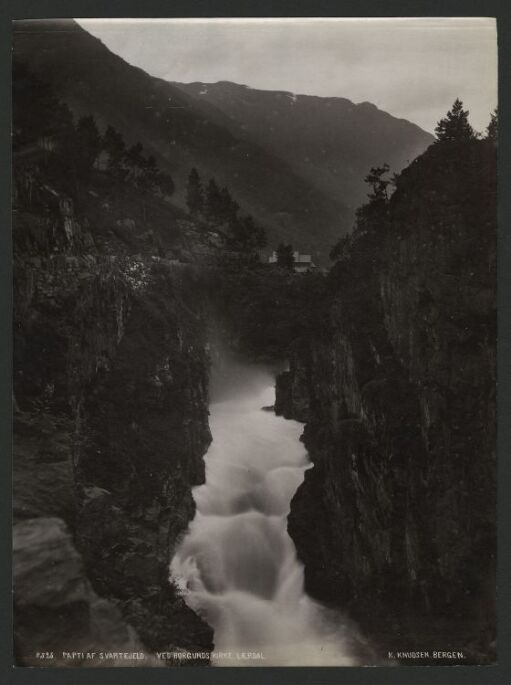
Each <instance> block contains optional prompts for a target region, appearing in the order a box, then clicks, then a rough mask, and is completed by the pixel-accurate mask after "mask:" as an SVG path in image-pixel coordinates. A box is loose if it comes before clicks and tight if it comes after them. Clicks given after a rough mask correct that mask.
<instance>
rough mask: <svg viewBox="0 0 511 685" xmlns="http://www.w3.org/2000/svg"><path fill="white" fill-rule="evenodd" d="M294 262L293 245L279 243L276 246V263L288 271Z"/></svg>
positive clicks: (291, 268)
mask: <svg viewBox="0 0 511 685" xmlns="http://www.w3.org/2000/svg"><path fill="white" fill-rule="evenodd" d="M294 263H295V258H294V255H293V246H292V245H285V244H284V243H280V245H279V246H278V247H277V264H278V265H279V266H280V267H282V268H283V269H289V271H292V270H293V267H294Z"/></svg>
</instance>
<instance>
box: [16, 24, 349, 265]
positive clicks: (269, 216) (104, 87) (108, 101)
mask: <svg viewBox="0 0 511 685" xmlns="http://www.w3.org/2000/svg"><path fill="white" fill-rule="evenodd" d="M14 55H15V57H16V58H17V59H18V60H20V61H22V62H25V63H27V64H28V65H29V67H30V69H31V70H32V71H33V72H35V74H36V75H38V76H39V77H40V78H42V79H44V80H46V81H48V82H50V85H51V86H52V87H53V89H54V90H55V92H56V94H57V96H58V97H60V98H61V99H63V100H64V101H65V102H66V103H67V104H68V105H69V106H70V107H71V108H72V110H73V111H74V112H75V114H80V115H82V114H93V115H94V117H95V118H96V120H97V122H98V124H99V125H100V126H102V127H105V126H106V125H107V124H112V125H114V126H115V127H116V128H118V129H119V130H120V131H121V132H122V134H123V135H124V137H125V138H126V140H127V141H128V142H129V143H134V142H136V141H141V142H142V143H143V145H144V147H145V148H146V149H147V150H148V152H150V153H151V154H153V155H154V156H155V157H156V159H157V161H158V163H159V164H160V165H161V166H162V167H164V168H166V170H168V171H170V172H171V174H172V175H173V177H174V179H175V181H176V186H177V192H176V198H177V201H181V202H183V196H184V188H185V180H186V177H187V175H188V173H189V171H190V169H191V167H192V166H196V167H197V168H198V169H199V171H200V173H201V175H202V176H203V177H204V178H206V179H207V178H208V177H209V176H215V177H216V179H217V180H218V182H219V183H220V184H221V185H227V186H228V187H229V189H230V190H231V192H232V194H233V195H234V197H236V199H237V200H238V201H239V202H240V204H241V205H242V207H243V210H244V211H246V212H250V213H252V214H254V215H255V217H256V218H258V219H259V220H260V221H262V222H263V223H265V224H266V226H267V228H268V229H269V233H270V240H271V242H275V241H276V240H278V239H288V240H293V241H294V243H295V244H296V245H297V246H298V247H300V248H301V249H315V252H316V253H317V252H325V253H327V252H328V248H329V246H330V245H331V244H332V242H334V240H335V239H336V238H337V237H338V235H339V234H340V233H342V232H344V231H345V230H347V229H348V228H349V225H350V222H351V218H350V216H351V215H350V212H349V211H348V210H347V209H346V208H345V207H343V206H342V205H341V204H339V203H338V202H335V201H333V200H331V199H330V198H328V197H327V196H326V195H325V194H324V193H322V192H320V191H318V190H317V189H315V188H314V187H313V186H312V185H311V184H310V183H308V182H307V181H306V180H304V179H303V178H302V177H300V176H299V175H297V174H296V173H294V172H293V171H292V170H291V169H290V167H289V166H288V165H287V164H286V163H285V162H283V161H282V160H280V159H279V158H278V157H276V156H275V155H272V154H270V153H269V152H268V151H266V150H264V149H263V148H261V147H260V146H258V145H257V144H254V143H253V142H251V141H249V140H246V139H240V138H237V137H236V135H235V134H234V133H233V130H234V129H232V130H229V129H228V128H226V127H225V126H223V125H221V123H220V121H219V118H218V111H216V110H215V109H214V108H210V110H209V113H208V111H206V110H205V109H204V107H203V106H202V105H200V104H198V103H197V100H196V98H194V97H193V96H191V95H188V94H186V93H184V92H183V91H182V90H180V89H179V88H177V87H176V86H174V85H172V84H169V83H167V82H165V81H163V80H161V79H157V78H153V77H151V76H149V75H148V74H146V73H145V72H144V71H142V70H141V69H138V68H136V67H133V66H131V65H129V64H127V63H126V62H125V61H124V60H122V59H121V58H120V57H118V56H116V55H114V54H113V53H111V52H110V51H109V50H108V49H107V48H106V47H105V46H104V45H103V44H102V43H101V42H100V41H99V40H98V39H96V38H94V37H92V36H91V35H89V34H88V33H87V32H86V31H84V30H83V29H82V28H80V27H79V26H78V25H77V24H76V23H75V22H73V21H71V20H59V21H55V20H52V21H45V20H38V21H20V22H16V24H15V27H14Z"/></svg>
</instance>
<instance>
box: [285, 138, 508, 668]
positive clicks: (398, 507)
mask: <svg viewBox="0 0 511 685" xmlns="http://www.w3.org/2000/svg"><path fill="white" fill-rule="evenodd" d="M495 166H496V165H495V149H494V147H493V146H492V145H491V143H489V142H487V141H474V142H473V143H472V144H467V145H465V146H464V147H463V148H458V147H456V146H453V145H449V144H442V145H440V144H437V145H434V146H432V147H431V148H430V149H429V150H428V151H427V152H426V153H425V154H424V155H423V156H422V157H420V158H419V159H418V160H416V161H415V162H414V163H413V164H412V165H411V166H410V167H408V168H407V169H406V170H405V171H404V172H403V173H402V174H401V176H400V178H399V181H398V184H397V188H396V190H395V193H394V194H393V196H392V198H391V199H390V201H389V203H388V206H387V209H386V213H385V218H383V217H382V220H381V222H380V225H376V226H375V228H376V232H372V231H368V232H367V233H366V235H363V234H362V237H361V238H360V239H359V247H358V248H356V247H355V249H352V251H351V254H350V255H348V256H347V257H346V258H345V259H341V260H340V262H339V263H338V264H337V266H336V267H335V268H334V269H333V271H332V274H331V277H330V285H331V289H332V291H333V295H332V302H331V308H330V333H329V335H327V336H324V337H323V338H322V339H319V338H314V337H309V338H305V339H302V340H301V341H300V342H299V343H297V344H296V345H295V348H294V352H293V355H292V358H291V363H290V371H288V372H286V373H284V374H282V375H281V376H280V377H279V378H278V382H277V402H276V410H277V412H278V413H281V414H284V415H285V416H288V417H294V418H297V419H300V420H302V421H306V422H307V423H306V426H305V432H304V441H305V444H306V446H307V448H308V450H309V453H310V456H311V459H312V461H313V462H314V467H313V468H312V469H311V470H309V471H307V472H306V474H305V481H304V483H303V484H302V486H301V487H300V488H299V490H298V491H297V493H296V495H295V497H294V499H293V502H292V507H291V514H290V517H289V531H290V534H291V536H292V537H293V539H294V541H295V543H296V545H297V549H298V552H299V556H300V557H301V559H302V560H303V561H304V563H305V573H306V585H307V589H308V591H309V592H310V593H311V594H312V595H314V596H316V597H318V598H320V599H322V600H324V601H327V602H329V603H333V604H337V605H339V606H343V607H349V608H350V609H351V611H352V613H353V615H354V617H355V618H357V619H358V620H359V621H360V622H361V624H362V625H363V627H364V628H365V629H366V631H367V632H368V634H369V635H371V636H372V637H373V638H374V639H375V641H376V642H379V643H381V644H382V645H383V646H384V647H385V646H386V647H387V648H388V649H393V648H399V649H403V650H406V649H407V648H408V649H416V648H417V649H418V648H419V647H420V649H421V650H422V649H428V648H429V649H447V648H451V649H459V650H464V653H465V657H466V658H467V659H468V660H473V661H477V662H484V661H491V660H492V659H493V658H494V643H493V640H494V629H495V616H494V596H495V568H494V566H495V380H496V379H495V347H496V318H495V304H496V302H495V243H496V198H495V193H496V180H495ZM376 224H378V222H376Z"/></svg>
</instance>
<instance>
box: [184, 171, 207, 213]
mask: <svg viewBox="0 0 511 685" xmlns="http://www.w3.org/2000/svg"><path fill="white" fill-rule="evenodd" d="M186 204H187V207H188V209H189V210H190V214H193V215H194V216H196V215H197V214H201V213H202V211H203V209H204V191H203V188H202V183H201V180H200V176H199V172H198V171H197V169H195V168H193V169H192V170H191V171H190V174H189V176H188V183H187V185H186Z"/></svg>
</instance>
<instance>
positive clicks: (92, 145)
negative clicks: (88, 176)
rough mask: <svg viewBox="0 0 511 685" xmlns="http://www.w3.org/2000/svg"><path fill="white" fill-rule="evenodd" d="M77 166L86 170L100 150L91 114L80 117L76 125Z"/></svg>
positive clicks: (96, 128)
mask: <svg viewBox="0 0 511 685" xmlns="http://www.w3.org/2000/svg"><path fill="white" fill-rule="evenodd" d="M76 148H77V149H76V152H77V166H78V167H79V170H80V171H82V172H87V171H88V170H89V169H90V168H91V167H92V165H93V164H94V160H95V159H96V157H97V156H98V154H99V152H100V150H101V136H100V134H99V131H98V127H97V126H96V122H95V120H94V117H93V116H87V117H81V119H79V121H78V124H77V126H76Z"/></svg>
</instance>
